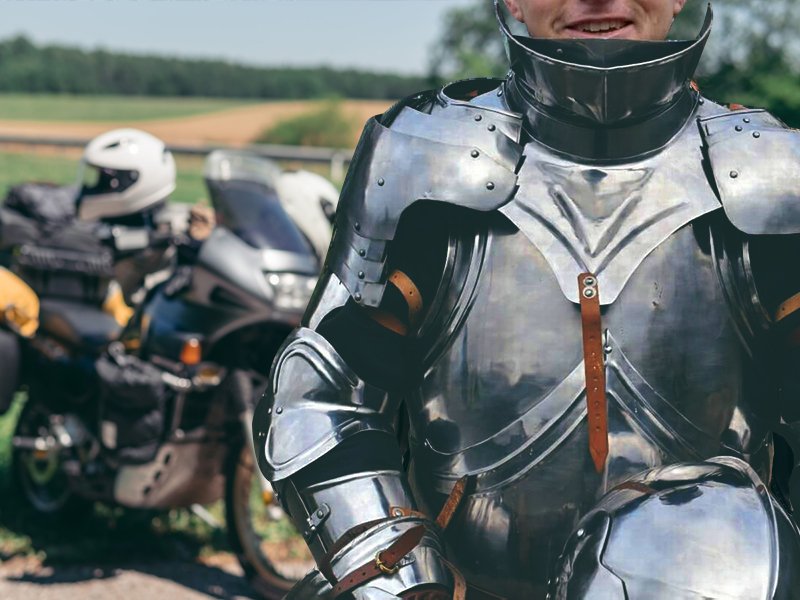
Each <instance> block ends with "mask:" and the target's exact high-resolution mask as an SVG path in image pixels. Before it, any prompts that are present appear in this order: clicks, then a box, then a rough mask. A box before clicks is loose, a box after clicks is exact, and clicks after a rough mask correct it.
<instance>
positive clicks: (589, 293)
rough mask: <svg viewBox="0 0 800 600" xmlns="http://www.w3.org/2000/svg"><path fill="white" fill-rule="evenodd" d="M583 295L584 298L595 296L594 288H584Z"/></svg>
mask: <svg viewBox="0 0 800 600" xmlns="http://www.w3.org/2000/svg"><path fill="white" fill-rule="evenodd" d="M583 297H584V298H594V289H592V288H586V289H585V290H583Z"/></svg>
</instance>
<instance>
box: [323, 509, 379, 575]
mask: <svg viewBox="0 0 800 600" xmlns="http://www.w3.org/2000/svg"><path fill="white" fill-rule="evenodd" d="M387 520H388V518H386V519H373V520H372V521H367V522H366V523H361V524H360V525H356V526H355V527H352V528H351V529H349V530H348V531H347V532H346V533H345V534H344V535H343V536H342V537H340V538H339V539H338V540H336V541H335V542H334V543H333V544H332V545H331V547H330V548H329V549H328V551H327V552H326V553H325V556H323V557H322V558H321V559H320V560H319V564H318V566H319V572H320V573H322V574H323V575H324V576H325V579H327V580H328V581H331V582H333V581H336V578H335V577H334V575H333V569H331V559H332V558H333V557H334V556H336V553H337V552H339V550H341V549H342V548H344V547H345V546H346V545H347V544H349V543H350V542H351V541H352V540H354V539H356V538H357V537H358V536H359V535H361V534H362V533H364V532H365V531H367V530H368V529H372V528H373V527H375V526H376V525H380V524H381V523H383V522H385V521H387Z"/></svg>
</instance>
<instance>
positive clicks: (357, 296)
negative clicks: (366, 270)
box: [353, 292, 361, 302]
mask: <svg viewBox="0 0 800 600" xmlns="http://www.w3.org/2000/svg"><path fill="white" fill-rule="evenodd" d="M353 298H355V299H356V302H361V294H359V293H358V292H356V293H355V296H353Z"/></svg>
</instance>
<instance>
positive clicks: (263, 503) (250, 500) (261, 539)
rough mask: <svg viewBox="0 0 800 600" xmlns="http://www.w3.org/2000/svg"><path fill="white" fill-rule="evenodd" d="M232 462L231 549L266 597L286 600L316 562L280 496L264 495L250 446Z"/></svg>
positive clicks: (228, 499) (228, 500)
mask: <svg viewBox="0 0 800 600" xmlns="http://www.w3.org/2000/svg"><path fill="white" fill-rule="evenodd" d="M230 458H231V459H233V460H229V467H228V469H227V470H226V479H225V517H226V523H227V530H228V538H229V541H230V544H231V547H232V548H233V551H234V552H235V553H236V556H237V558H238V559H239V563H240V564H241V565H242V569H243V570H244V573H245V576H246V577H247V579H248V581H249V582H250V585H251V586H252V587H253V589H254V590H255V591H256V592H257V593H258V595H259V596H260V597H261V598H264V599H265V600H277V599H279V598H283V597H284V596H285V595H286V593H287V592H288V591H289V590H290V589H291V588H292V587H293V586H294V585H295V584H296V583H297V582H298V581H299V580H300V579H302V578H303V577H304V576H305V574H306V573H307V572H308V571H309V570H311V569H312V568H314V566H315V563H314V560H313V558H312V557H311V554H310V552H309V551H308V549H307V548H306V546H305V542H304V541H303V538H302V537H301V536H300V535H299V534H298V533H297V532H296V530H295V529H294V526H293V525H292V523H291V521H290V519H289V517H288V515H286V513H284V512H283V509H282V508H281V507H280V506H279V505H278V503H277V499H276V498H275V495H274V494H271V493H269V492H268V493H266V494H265V493H264V492H263V491H262V489H261V484H260V481H259V478H258V476H257V472H256V469H257V467H256V466H255V460H254V457H253V454H252V452H251V451H250V447H249V445H247V444H242V445H241V446H240V448H239V449H238V450H237V451H235V452H231V457H230Z"/></svg>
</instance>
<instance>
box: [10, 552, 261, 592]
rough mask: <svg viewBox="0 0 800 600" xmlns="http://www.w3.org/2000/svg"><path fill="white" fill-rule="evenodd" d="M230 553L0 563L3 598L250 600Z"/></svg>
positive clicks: (246, 587)
mask: <svg viewBox="0 0 800 600" xmlns="http://www.w3.org/2000/svg"><path fill="white" fill-rule="evenodd" d="M241 573H242V572H241V569H240V567H239V565H238V563H236V559H235V558H234V557H233V556H231V555H226V554H222V555H217V556H215V557H213V559H210V560H205V561H202V562H201V561H194V560H186V561H179V560H169V561H161V562H155V561H154V562H143V561H133V562H121V563H119V564H113V565H106V564H104V565H79V566H58V567H50V566H40V565H38V564H37V563H36V561H35V560H27V561H26V560H23V559H12V560H11V561H8V562H7V563H4V564H0V598H2V599H3V600H109V599H114V600H129V599H130V600H134V599H135V600H144V599H151V598H152V599H162V598H164V599H168V600H204V599H208V598H214V599H217V600H245V599H250V598H255V596H254V594H253V591H252V589H251V588H250V587H249V586H248V585H247V582H246V581H245V580H244V578H243V577H242V576H241Z"/></svg>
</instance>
